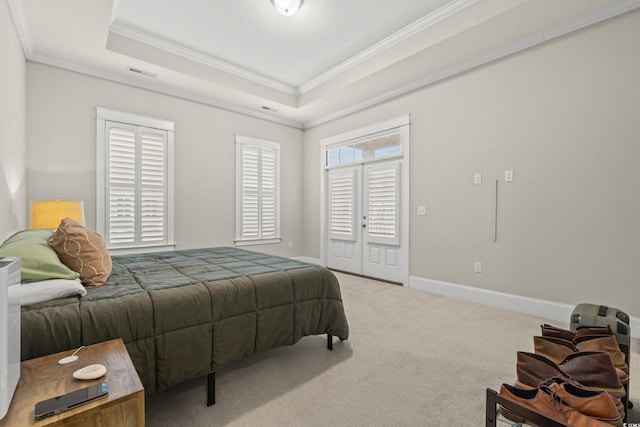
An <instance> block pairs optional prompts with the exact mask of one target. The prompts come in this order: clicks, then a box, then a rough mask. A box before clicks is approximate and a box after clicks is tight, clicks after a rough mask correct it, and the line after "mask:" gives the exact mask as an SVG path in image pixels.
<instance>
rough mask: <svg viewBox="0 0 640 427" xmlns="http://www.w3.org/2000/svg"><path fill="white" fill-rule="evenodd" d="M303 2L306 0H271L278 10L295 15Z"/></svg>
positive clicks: (286, 14) (283, 13)
mask: <svg viewBox="0 0 640 427" xmlns="http://www.w3.org/2000/svg"><path fill="white" fill-rule="evenodd" d="M303 2H304V0H271V3H273V5H274V6H275V7H276V10H277V11H278V12H280V14H281V15H284V16H291V15H295V14H296V12H297V11H298V9H300V6H302V3H303Z"/></svg>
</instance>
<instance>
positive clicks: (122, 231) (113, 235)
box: [105, 123, 136, 246]
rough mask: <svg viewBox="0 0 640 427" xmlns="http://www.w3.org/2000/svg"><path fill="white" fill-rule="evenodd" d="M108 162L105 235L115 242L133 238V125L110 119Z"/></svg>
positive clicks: (134, 183)
mask: <svg viewBox="0 0 640 427" xmlns="http://www.w3.org/2000/svg"><path fill="white" fill-rule="evenodd" d="M107 134H108V142H109V144H108V153H109V154H108V156H109V161H108V164H107V174H108V179H107V183H108V186H107V201H108V212H109V215H108V225H107V233H108V235H107V236H105V238H106V239H107V242H108V243H109V244H111V245H114V246H123V245H128V244H133V243H134V242H135V238H136V233H135V218H136V188H135V186H136V144H135V140H136V129H135V126H126V125H122V124H113V123H109V124H108V127H107Z"/></svg>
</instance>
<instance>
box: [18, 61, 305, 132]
mask: <svg viewBox="0 0 640 427" xmlns="http://www.w3.org/2000/svg"><path fill="white" fill-rule="evenodd" d="M27 59H28V60H29V61H32V62H37V63H40V64H45V65H50V66H52V67H56V68H60V69H63V70H68V71H73V72H76V73H80V74H85V75H88V76H91V77H97V78H100V79H103V80H108V81H112V82H116V83H121V84H124V85H127V86H132V87H136V88H139V89H146V90H149V91H151V92H156V93H161V94H163V95H169V96H173V97H176V98H181V99H186V100H188V101H193V102H198V103H200V104H204V105H208V106H211V107H215V108H220V109H221V110H226V111H231V112H233V113H239V114H244V115H247V116H251V117H255V118H257V119H262V120H267V121H270V122H273V123H278V124H281V125H285V126H289V127H292V128H296V129H302V123H299V122H296V121H293V120H286V119H283V118H281V117H272V116H270V115H267V114H262V113H260V112H258V111H252V110H249V109H246V108H242V107H238V106H237V105H234V104H228V103H225V102H221V101H218V100H216V99H213V98H209V97H206V96H201V95H197V94H194V93H192V92H189V91H184V90H179V89H173V88H169V87H166V86H164V85H161V84H158V83H154V82H150V81H147V80H144V81H143V80H140V79H135V78H133V77H127V76H122V75H120V74H116V73H112V72H109V71H105V70H101V69H99V68H94V67H89V66H86V65H82V64H78V63H75V62H71V61H67V60H64V59H61V58H57V57H53V56H49V55H43V54H40V53H34V54H33V55H31V57H30V58H27Z"/></svg>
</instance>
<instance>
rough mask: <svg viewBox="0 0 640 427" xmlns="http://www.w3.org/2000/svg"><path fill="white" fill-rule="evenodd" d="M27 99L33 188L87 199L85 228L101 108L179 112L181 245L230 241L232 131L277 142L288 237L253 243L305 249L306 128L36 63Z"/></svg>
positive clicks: (31, 191)
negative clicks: (271, 242) (274, 242)
mask: <svg viewBox="0 0 640 427" xmlns="http://www.w3.org/2000/svg"><path fill="white" fill-rule="evenodd" d="M27 99H28V108H27V122H28V124H29V132H28V135H27V136H28V144H27V147H28V161H27V169H28V174H27V175H28V191H27V193H28V197H29V199H39V198H45V199H50V198H62V199H64V198H70V199H81V200H84V202H85V211H86V212H85V214H86V219H87V225H88V226H89V227H95V182H96V180H95V176H96V165H95V163H96V160H95V157H96V123H95V107H96V106H101V107H105V108H110V109H114V110H121V111H126V112H131V113H137V114H142V115H146V116H151V117H157V118H162V119H167V120H173V121H174V122H175V171H174V176H175V226H176V228H175V239H176V244H177V248H178V249H181V248H183V249H184V248H196V247H210V246H232V245H233V239H234V237H235V236H234V233H235V134H236V133H238V134H242V135H247V136H253V137H257V138H263V139H268V140H272V141H278V142H280V143H281V162H282V168H281V180H282V189H281V190H282V196H281V209H282V215H281V228H282V236H283V242H282V243H281V244H279V245H260V246H255V247H254V249H258V250H261V251H264V252H270V253H276V254H282V255H289V256H292V255H296V254H299V253H300V249H299V248H301V247H302V240H303V235H302V217H301V216H300V212H301V211H302V191H303V186H302V181H303V180H302V158H303V145H302V131H300V130H297V129H293V128H290V127H287V126H283V125H278V124H274V123H271V122H267V121H264V120H259V119H255V118H251V117H248V116H244V115H241V114H237V113H232V112H229V111H225V110H220V109H217V108H213V107H210V106H206V105H203V104H199V103H195V102H191V101H186V100H182V99H178V98H174V97H171V96H167V95H162V94H158V93H154V92H150V91H146V90H142V89H137V88H133V87H130V86H127V85H123V84H119V83H114V82H110V81H106V80H101V79H98V78H94V77H89V76H86V75H82V74H78V73H74V72H70V71H65V70H61V69H58V68H55V67H51V66H47V65H42V64H37V63H31V62H29V63H28V64H27ZM289 241H292V242H293V248H292V249H289V248H288V242H289Z"/></svg>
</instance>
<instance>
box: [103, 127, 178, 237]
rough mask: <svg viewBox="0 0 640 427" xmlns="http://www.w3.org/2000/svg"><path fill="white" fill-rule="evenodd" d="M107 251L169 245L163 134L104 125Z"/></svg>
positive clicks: (154, 131) (154, 130) (165, 151)
mask: <svg viewBox="0 0 640 427" xmlns="http://www.w3.org/2000/svg"><path fill="white" fill-rule="evenodd" d="M106 131H107V157H108V158H107V163H106V174H107V179H106V183H107V185H106V187H107V188H106V189H105V190H106V201H107V204H108V206H107V211H108V215H107V218H106V219H107V224H106V236H104V238H105V241H106V242H107V245H108V246H109V247H133V246H151V245H156V244H165V243H167V185H166V183H167V132H166V131H162V130H157V129H151V128H145V127H140V126H134V125H127V124H123V123H115V122H106Z"/></svg>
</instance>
